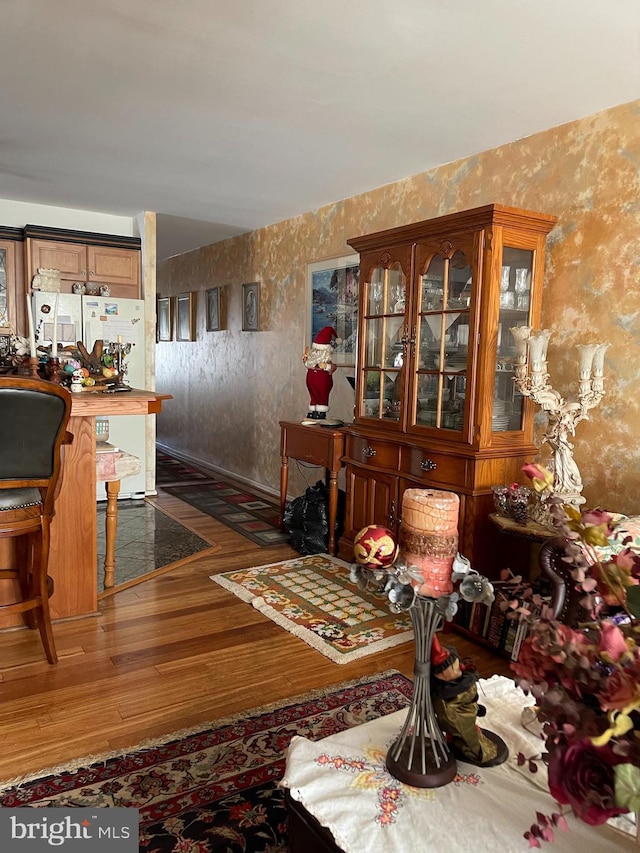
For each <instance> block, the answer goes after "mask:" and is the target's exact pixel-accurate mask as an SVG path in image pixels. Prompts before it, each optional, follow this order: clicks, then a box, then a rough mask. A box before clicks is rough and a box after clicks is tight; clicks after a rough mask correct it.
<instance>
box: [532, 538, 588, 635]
mask: <svg viewBox="0 0 640 853" xmlns="http://www.w3.org/2000/svg"><path fill="white" fill-rule="evenodd" d="M565 544H566V540H565V538H564V536H553V537H552V538H551V539H547V541H546V542H544V543H543V545H542V547H541V548H540V554H539V557H538V559H539V564H540V568H541V570H542V571H543V572H544V574H545V575H546V576H547V577H548V578H549V580H550V581H551V586H552V589H553V592H552V597H551V610H552V612H553V618H554V619H557V620H558V622H562V623H563V624H565V625H568V626H569V627H575V626H576V625H577V624H578V623H580V622H588V621H589V613H588V612H587V611H586V610H585V609H584V608H583V607H582V605H581V604H580V600H581V599H582V598H584V592H583V591H582V590H580V589H577V588H576V582H575V581H574V580H573V578H572V577H571V568H572V567H571V565H570V564H569V563H567V561H566V560H565V559H564V557H566V552H565Z"/></svg>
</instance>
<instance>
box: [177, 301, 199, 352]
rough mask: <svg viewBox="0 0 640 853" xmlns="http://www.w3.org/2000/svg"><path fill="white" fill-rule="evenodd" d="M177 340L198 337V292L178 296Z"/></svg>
mask: <svg viewBox="0 0 640 853" xmlns="http://www.w3.org/2000/svg"><path fill="white" fill-rule="evenodd" d="M176 302H177V308H176V340H177V341H195V339H196V324H195V315H196V294H195V292H194V291H193V290H192V291H190V292H189V293H180V294H179V295H178V296H177V297H176Z"/></svg>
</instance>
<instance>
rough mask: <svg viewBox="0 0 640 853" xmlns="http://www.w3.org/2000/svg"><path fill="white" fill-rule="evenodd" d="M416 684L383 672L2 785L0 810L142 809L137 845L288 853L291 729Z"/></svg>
mask: <svg viewBox="0 0 640 853" xmlns="http://www.w3.org/2000/svg"><path fill="white" fill-rule="evenodd" d="M412 690H413V683H412V682H411V681H410V680H409V679H408V678H405V677H404V676H403V675H401V674H400V673H398V672H386V673H380V674H378V675H375V676H371V677H368V678H364V679H358V680H356V681H349V682H344V683H342V684H339V685H336V686H334V687H333V688H327V689H326V690H322V691H316V692H314V693H313V694H309V695H307V696H303V697H296V698H295V699H293V700H289V701H287V702H286V703H283V704H280V705H278V706H270V707H268V708H261V709H257V710H255V711H253V712H247V713H246V714H243V715H238V716H236V717H234V718H229V719H226V720H219V721H216V722H215V723H213V724H211V725H210V726H209V727H206V728H201V729H200V730H199V731H197V732H193V731H190V732H177V733H175V734H173V735H171V736H169V737H167V738H166V739H165V742H163V743H159V742H157V741H156V742H154V743H148V744H142V745H141V746H140V747H139V748H138V749H137V750H136V751H135V752H130V753H128V754H125V755H119V756H102V757H98V756H92V757H90V758H87V759H85V760H84V761H79V762H76V763H75V765H74V767H73V768H66V769H65V768H56V769H54V770H50V771H43V772H42V773H41V774H39V775H38V778H29V779H25V780H22V781H21V782H20V783H19V784H16V783H15V782H14V783H13V784H12V785H9V786H8V785H6V784H5V785H4V787H0V808H5V809H12V808H20V807H26V806H34V807H35V806H38V807H40V806H67V807H87V808H99V807H104V806H109V807H113V806H121V807H129V808H132V807H133V808H137V809H139V810H140V850H141V851H154V853H177V852H178V851H183V853H286V851H287V849H288V844H287V830H286V811H285V807H284V799H283V791H282V789H280V788H279V787H278V781H279V780H280V779H281V778H282V776H283V773H284V765H285V750H286V748H287V746H288V744H289V741H290V740H291V738H292V737H293V735H301V736H303V737H306V738H309V739H312V740H319V739H320V738H324V737H327V736H329V735H333V734H336V733H337V732H340V731H344V730H345V729H347V728H349V727H351V726H357V725H360V724H361V723H365V722H368V721H369V720H373V719H375V718H376V717H381V716H384V715H385V714H390V713H392V712H393V711H398V710H400V709H402V708H405V707H406V706H407V705H408V704H409V702H410V699H411V694H412Z"/></svg>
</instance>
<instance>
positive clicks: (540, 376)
mask: <svg viewBox="0 0 640 853" xmlns="http://www.w3.org/2000/svg"><path fill="white" fill-rule="evenodd" d="M510 332H511V334H512V335H513V338H514V340H515V343H516V358H515V365H514V372H515V377H514V379H515V383H516V387H517V389H518V391H519V392H520V393H521V394H523V395H524V396H525V397H530V398H531V399H532V400H533V402H534V403H537V404H538V405H539V406H540V407H541V409H542V411H543V412H546V413H547V416H548V420H547V427H546V430H545V433H544V435H543V437H542V441H543V442H546V443H547V444H548V445H549V446H550V447H551V450H552V454H553V455H552V458H551V464H550V465H549V468H550V469H551V470H552V471H553V475H554V480H553V493H554V495H556V496H557V497H559V498H561V500H562V501H563V503H566V504H572V505H573V506H577V507H579V506H580V504H583V503H584V501H585V499H584V498H583V497H582V478H581V476H580V471H579V470H578V466H577V465H576V462H575V459H574V458H573V444H572V443H571V442H570V440H569V436H573V435H575V430H576V425H577V424H578V423H580V421H583V420H585V419H588V414H587V412H588V411H589V409H593V408H594V407H595V406H597V405H598V403H599V402H600V400H602V398H603V397H604V393H605V392H604V378H603V377H604V356H605V352H606V351H607V347H608V346H609V344H608V343H603V344H579V345H578V350H579V353H580V357H579V364H580V368H579V369H580V382H579V385H578V398H577V400H572V401H567V400H565V399H564V398H563V397H562V396H561V395H560V394H559V393H558V391H555V390H554V389H553V388H552V387H551V385H549V383H548V381H547V380H548V379H549V374H548V373H547V347H548V345H549V338H550V337H551V332H550V331H549V330H548V329H540V330H536V331H534V330H533V329H532V328H531V327H530V326H515V327H513V328H511V329H510Z"/></svg>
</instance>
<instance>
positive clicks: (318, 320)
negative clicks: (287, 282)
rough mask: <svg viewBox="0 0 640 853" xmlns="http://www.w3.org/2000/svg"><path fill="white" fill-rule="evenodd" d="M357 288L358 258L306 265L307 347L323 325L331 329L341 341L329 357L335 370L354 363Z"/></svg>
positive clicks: (358, 277) (358, 286) (337, 259)
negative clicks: (335, 367) (331, 327)
mask: <svg viewBox="0 0 640 853" xmlns="http://www.w3.org/2000/svg"><path fill="white" fill-rule="evenodd" d="M359 288H360V257H359V255H344V256H343V257H341V258H329V259H327V260H324V261H313V262H311V263H308V264H307V293H308V317H309V323H308V335H309V337H308V341H307V343H308V344H309V345H310V344H311V343H312V342H313V341H314V340H315V337H316V335H317V334H318V332H319V331H320V329H322V328H323V327H324V326H333V328H334V329H335V330H336V332H337V334H338V337H339V338H340V339H341V343H339V344H337V345H336V346H335V347H334V350H333V356H332V361H333V363H334V364H336V365H337V366H338V367H354V366H355V363H356V351H357V344H358V341H357V338H358V292H359Z"/></svg>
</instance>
